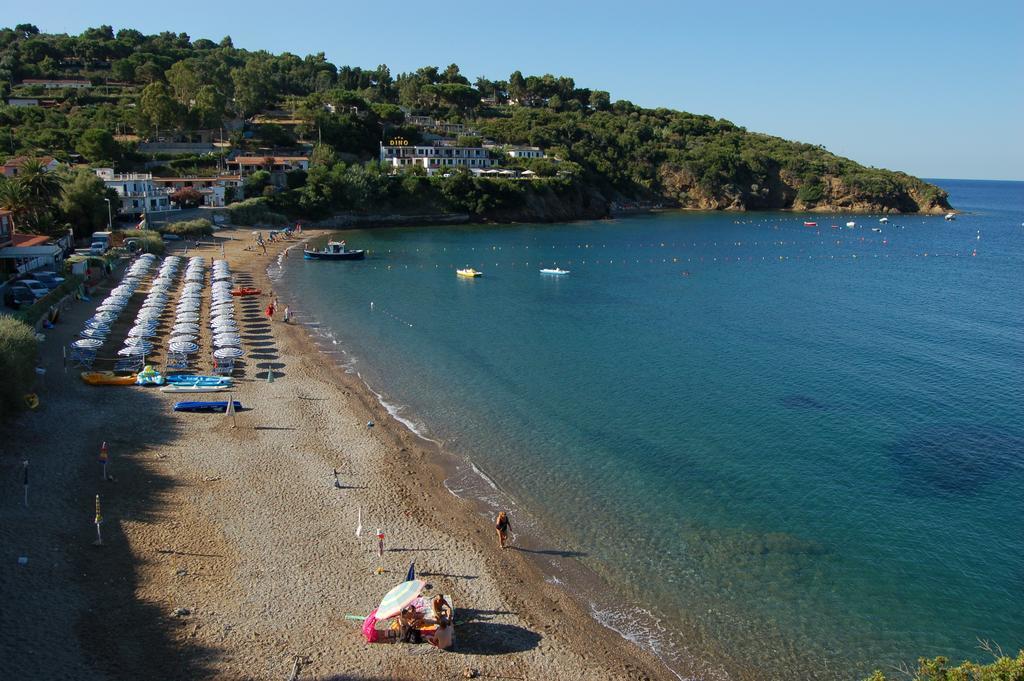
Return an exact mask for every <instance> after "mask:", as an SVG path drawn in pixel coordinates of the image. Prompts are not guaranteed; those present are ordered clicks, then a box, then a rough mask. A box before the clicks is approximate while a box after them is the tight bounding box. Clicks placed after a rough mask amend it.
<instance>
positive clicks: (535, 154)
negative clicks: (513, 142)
mask: <svg viewBox="0 0 1024 681" xmlns="http://www.w3.org/2000/svg"><path fill="white" fill-rule="evenodd" d="M508 155H509V156H511V157H512V158H544V150H543V149H541V148H540V147H512V148H511V149H509V150H508Z"/></svg>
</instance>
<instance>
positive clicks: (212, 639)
mask: <svg viewBox="0 0 1024 681" xmlns="http://www.w3.org/2000/svg"><path fill="white" fill-rule="evenodd" d="M306 236H312V233H307V234H306ZM249 239H250V237H249V232H248V231H246V230H241V229H239V230H226V231H223V232H219V233H218V236H217V237H216V239H215V241H216V242H217V245H208V246H205V247H200V248H198V249H195V248H193V249H190V250H189V251H188V255H196V254H198V255H203V256H206V257H207V258H212V257H220V253H221V247H222V246H223V248H224V252H225V255H226V258H227V259H228V261H229V262H230V264H231V267H232V270H233V271H234V272H235V273H236V283H240V284H243V285H250V284H251V285H253V286H257V287H260V288H262V289H263V290H264V295H263V296H261V297H259V298H255V297H253V298H244V299H240V302H239V304H238V305H237V306H236V308H237V310H238V312H239V320H240V323H241V325H242V338H243V341H245V344H246V351H247V357H246V359H245V366H244V370H243V372H242V377H241V378H240V379H239V380H238V381H237V386H238V388H237V390H236V391H235V393H234V397H235V399H238V400H240V401H241V402H242V404H243V405H244V410H243V411H242V412H240V413H239V414H238V415H237V417H236V420H235V424H234V425H233V424H232V420H231V418H230V417H227V416H224V415H204V414H181V413H175V412H173V411H172V410H171V406H172V403H173V402H174V401H176V400H175V396H174V395H168V394H162V393H159V392H156V391H155V389H153V390H146V389H143V388H137V387H130V388H120V387H94V386H89V385H86V384H85V383H83V382H82V381H81V380H80V379H79V377H78V370H72V369H70V368H69V369H68V370H67V371H65V370H64V369H63V368H62V361H61V348H62V346H64V345H66V344H67V343H68V342H69V341H70V340H71V339H72V338H73V337H74V335H75V334H76V333H77V331H78V330H79V329H80V328H81V324H82V321H83V320H84V319H86V318H87V317H89V316H90V315H91V314H92V311H93V309H94V307H95V305H96V304H97V302H98V300H99V298H101V297H102V294H103V293H104V292H105V291H104V290H103V288H106V289H109V288H110V286H111V285H113V283H114V282H113V281H111V282H108V284H107V285H106V286H105V287H101V291H100V292H99V295H98V296H94V298H93V300H92V302H77V303H75V304H73V305H72V306H71V307H70V308H69V309H68V310H67V311H66V312H65V313H64V315H63V317H62V321H61V323H60V324H58V325H57V327H56V328H55V329H53V330H51V331H48V332H47V338H46V340H45V342H43V343H42V344H41V350H42V360H43V361H42V366H43V367H45V368H46V370H47V374H46V377H45V380H44V382H43V387H42V388H41V390H40V398H41V401H42V404H41V406H40V408H39V409H38V410H36V411H34V412H29V413H26V414H24V415H22V416H20V417H18V418H17V419H15V420H13V421H12V422H9V423H7V424H6V425H4V426H2V427H0V428H2V430H0V438H2V444H0V450H2V456H0V469H2V470H0V480H3V486H4V490H5V491H4V494H3V495H2V496H0V545H2V547H3V550H2V552H0V559H2V562H0V634H2V635H0V659H3V660H4V668H5V675H7V676H9V677H10V678H19V679H33V678H40V679H42V678H48V679H122V678H124V679H127V678H131V679H139V678H147V679H178V678H180V679H195V678H220V679H286V678H289V675H290V674H291V673H292V671H293V668H294V667H295V666H296V662H298V667H299V668H300V673H299V677H298V678H302V679H426V678H435V679H436V678H440V679H449V678H450V679H455V678H464V677H471V676H473V675H474V674H477V675H479V678H502V679H660V678H672V676H671V674H670V673H669V672H668V671H667V670H666V669H665V667H664V666H663V665H662V664H661V663H660V662H658V661H657V660H656V659H655V658H653V656H651V655H649V654H648V653H647V652H646V651H644V650H641V649H640V648H639V647H638V646H635V645H633V644H632V643H630V642H628V641H626V640H625V639H623V638H622V637H620V636H619V635H618V634H616V633H615V632H613V631H611V630H609V629H607V628H605V627H602V626H601V625H600V624H598V623H597V622H596V621H595V620H593V619H592V618H591V617H590V616H589V615H588V614H587V612H586V611H585V609H584V608H583V606H582V604H580V603H578V602H577V601H576V600H575V599H574V598H573V597H572V596H570V595H569V594H568V593H567V592H566V591H563V590H562V589H561V588H559V587H557V586H555V585H552V584H549V583H547V582H545V581H544V579H543V575H542V573H541V572H540V571H539V570H538V568H537V567H536V565H535V564H534V563H533V562H532V561H531V559H530V557H529V556H530V554H529V553H528V552H526V551H521V550H518V549H517V548H510V549H506V550H504V551H501V550H499V549H498V548H497V546H496V542H495V537H494V531H493V529H492V526H491V522H490V520H489V519H488V518H486V517H481V515H480V514H479V513H478V512H477V510H476V509H475V508H474V507H473V506H472V504H471V503H470V502H467V501H463V500H460V499H458V498H456V497H454V496H453V495H452V494H450V493H449V492H448V491H447V490H446V489H445V487H444V485H443V478H444V469H443V467H442V465H441V463H442V459H441V457H442V453H441V452H439V451H438V450H437V447H436V446H435V445H434V444H432V443H430V442H428V441H425V440H422V439H420V438H419V437H417V436H416V435H415V434H413V433H412V432H410V431H409V430H408V429H407V428H405V426H403V425H402V424H400V423H398V422H397V421H395V420H394V419H393V418H391V417H390V416H389V415H388V414H387V412H386V411H385V410H384V409H383V408H381V406H380V405H379V404H378V402H377V400H376V398H375V397H374V396H373V394H372V393H371V392H370V391H369V390H368V389H367V388H366V387H365V386H364V385H363V384H362V383H361V382H360V381H359V379H358V378H357V377H356V376H353V375H351V374H346V373H345V372H344V371H342V370H341V369H339V368H336V367H335V366H334V364H333V362H330V361H326V360H325V358H324V357H323V356H321V355H320V354H319V352H318V351H317V350H316V348H315V346H314V344H313V342H312V340H311V338H310V337H309V334H308V331H307V329H306V328H304V327H303V326H301V325H300V324H295V323H293V324H285V323H283V321H281V320H280V315H278V318H277V319H276V320H275V321H274V322H273V323H268V322H266V320H265V317H264V316H263V313H262V310H263V307H264V306H265V305H266V304H267V301H268V296H267V295H266V294H267V293H269V291H270V290H271V289H272V286H273V284H272V282H271V281H269V280H268V278H267V276H266V272H265V270H266V268H267V266H268V265H270V264H271V263H272V262H273V260H274V259H275V258H276V257H277V254H278V253H279V252H280V251H281V250H282V249H283V248H285V247H287V246H293V245H294V243H295V242H291V243H285V244H270V245H269V252H268V254H267V255H262V254H257V253H256V252H253V251H249V250H244V247H245V246H246V245H247V244H249V243H250V242H249ZM177 250H178V252H180V250H181V249H180V248H179V249H177ZM291 257H296V256H295V254H294V253H293V254H292V256H291ZM136 298H139V296H136ZM135 304H136V306H137V305H138V302H137V300H136V303H135ZM203 332H204V333H208V331H207V330H206V328H205V327H204V329H203ZM121 337H123V332H122V336H121ZM112 338H113V339H114V340H113V341H112V343H113V342H119V340H120V337H118V336H117V335H116V333H115V334H114V335H113V336H112ZM202 347H203V348H204V349H205V350H206V354H207V355H208V349H209V347H210V345H209V338H208V337H204V338H203V339H202ZM208 368H209V367H207V369H208ZM268 371H271V372H273V379H274V380H273V382H268V380H267V372H268ZM217 399H225V398H224V397H222V396H218V397H217ZM369 421H373V422H374V425H373V427H368V426H367V423H368V422H369ZM103 441H106V442H107V443H109V447H110V456H111V464H110V472H111V474H112V475H113V476H114V478H115V479H114V480H113V481H103V480H101V469H100V465H99V463H98V462H97V455H98V452H99V448H100V445H101V443H102V442H103ZM25 459H28V460H29V461H30V472H31V477H30V480H31V487H30V500H29V505H28V508H25V507H24V505H23V499H22V485H21V480H22V461H23V460H25ZM334 469H337V470H338V471H339V473H340V475H339V479H340V481H341V489H338V488H336V487H335V485H334V476H333V473H332V471H333V470H334ZM96 494H100V495H101V500H102V507H103V518H104V522H103V525H102V530H103V538H104V543H105V545H104V546H102V547H96V546H93V541H94V539H95V528H94V526H93V524H92V521H93V511H94V509H93V503H94V501H93V500H94V496H95V495H96ZM360 509H361V514H362V521H363V533H362V536H361V537H359V538H357V537H356V533H355V530H356V525H357V514H358V513H359V512H360ZM513 522H514V518H513ZM378 527H380V528H382V529H383V530H384V531H385V533H386V547H387V550H386V552H385V555H384V558H383V561H380V560H379V559H378V557H377V554H376V538H375V536H374V535H375V532H376V529H377V528H378ZM513 527H514V526H513ZM536 548H537V549H542V550H545V551H548V552H556V551H558V550H559V548H560V547H558V546H544V547H536ZM19 557H26V558H27V559H28V560H27V563H26V564H24V565H22V564H19ZM412 561H415V562H416V571H417V574H418V576H420V577H421V578H422V579H424V580H425V581H427V582H428V584H429V585H430V590H429V591H428V593H431V594H433V593H443V594H450V595H451V597H452V599H453V601H454V603H455V606H456V609H457V611H458V616H457V628H456V647H455V650H454V651H449V652H443V651H439V650H436V649H434V648H433V647H431V646H428V645H409V644H398V645H386V644H377V645H370V644H367V643H366V642H365V641H364V639H363V637H362V635H361V633H360V628H359V625H360V622H357V621H354V620H351V619H347V618H346V615H353V616H359V617H362V616H365V615H366V613H367V612H369V611H370V610H371V609H372V608H374V607H375V606H376V604H377V603H378V602H379V600H380V598H381V596H382V595H383V594H384V593H385V592H386V591H387V590H388V589H390V588H391V587H392V586H394V585H395V584H397V583H399V582H400V581H402V580H403V579H404V576H405V574H406V571H407V569H408V567H409V563H410V562H412ZM380 566H382V567H383V568H384V572H383V573H382V574H380V573H378V572H377V568H378V567H380Z"/></svg>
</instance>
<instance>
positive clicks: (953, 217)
mask: <svg viewBox="0 0 1024 681" xmlns="http://www.w3.org/2000/svg"><path fill="white" fill-rule="evenodd" d="M946 219H947V220H956V213H946Z"/></svg>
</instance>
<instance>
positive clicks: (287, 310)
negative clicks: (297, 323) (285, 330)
mask: <svg viewBox="0 0 1024 681" xmlns="http://www.w3.org/2000/svg"><path fill="white" fill-rule="evenodd" d="M291 318H292V311H291V309H290V308H289V307H288V306H287V305H285V306H284V323H285V324H287V323H288V322H289V320H290V319H291Z"/></svg>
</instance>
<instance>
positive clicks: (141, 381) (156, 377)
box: [135, 364, 164, 385]
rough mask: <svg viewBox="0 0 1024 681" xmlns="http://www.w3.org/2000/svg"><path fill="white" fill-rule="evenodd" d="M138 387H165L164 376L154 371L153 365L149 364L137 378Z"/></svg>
mask: <svg viewBox="0 0 1024 681" xmlns="http://www.w3.org/2000/svg"><path fill="white" fill-rule="evenodd" d="M135 384H136V385H163V384H164V377H163V375H162V374H161V373H160V372H159V371H157V370H156V369H154V368H153V367H152V366H151V365H149V364H147V365H146V366H145V368H143V370H142V371H140V372H139V373H138V375H137V376H136V377H135Z"/></svg>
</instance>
